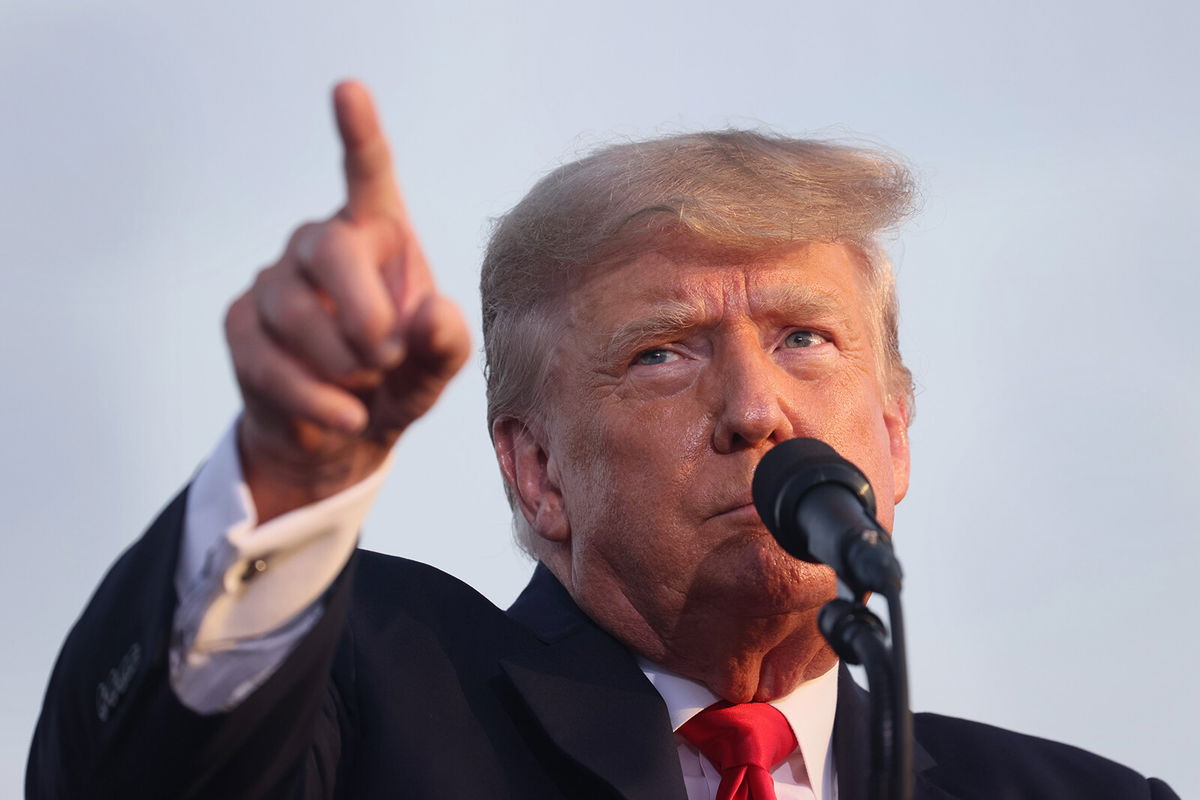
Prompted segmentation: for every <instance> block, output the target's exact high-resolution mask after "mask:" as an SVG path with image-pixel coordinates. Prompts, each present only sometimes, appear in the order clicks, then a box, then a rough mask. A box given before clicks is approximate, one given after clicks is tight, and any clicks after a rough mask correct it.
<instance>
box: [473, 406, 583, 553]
mask: <svg viewBox="0 0 1200 800" xmlns="http://www.w3.org/2000/svg"><path fill="white" fill-rule="evenodd" d="M492 444H493V446H494V447H495V449H496V460H497V461H498V462H500V472H501V473H503V475H504V481H505V483H506V484H507V485H508V490H509V492H510V493H511V495H512V498H513V501H514V502H515V503H516V507H517V508H518V509H520V512H521V514H522V515H523V516H524V517H525V520H526V522H528V523H529V526H530V528H532V529H533V531H534V533H536V534H537V535H538V536H540V537H542V538H543V539H546V540H547V541H550V542H557V543H562V542H566V541H567V540H568V539H570V538H571V526H570V524H569V523H568V522H567V515H566V511H565V509H564V508H563V501H562V491H561V490H560V489H559V483H558V470H557V467H556V465H555V463H554V460H553V458H551V456H550V455H549V453H548V452H547V450H546V448H545V447H544V446H543V445H542V443H541V440H540V438H539V437H538V436H537V434H536V433H535V432H534V431H533V430H531V429H530V427H529V425H527V424H526V423H525V422H524V421H522V420H519V419H516V418H515V417H501V418H498V419H496V420H495V421H494V422H493V423H492Z"/></svg>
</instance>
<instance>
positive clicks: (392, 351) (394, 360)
mask: <svg viewBox="0 0 1200 800" xmlns="http://www.w3.org/2000/svg"><path fill="white" fill-rule="evenodd" d="M402 358H404V344H403V342H399V341H397V340H395V339H389V340H388V341H386V342H384V343H383V344H381V345H380V346H379V360H380V362H381V363H382V364H383V365H384V366H386V367H391V366H394V365H395V364H398V363H400V359H402Z"/></svg>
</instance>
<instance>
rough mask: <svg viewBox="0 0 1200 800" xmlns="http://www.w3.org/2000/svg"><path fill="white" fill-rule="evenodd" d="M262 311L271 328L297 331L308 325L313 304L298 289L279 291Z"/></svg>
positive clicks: (291, 331)
mask: <svg viewBox="0 0 1200 800" xmlns="http://www.w3.org/2000/svg"><path fill="white" fill-rule="evenodd" d="M264 311H265V312H266V313H265V314H264V316H265V318H266V320H267V323H268V324H269V325H270V326H271V329H272V330H275V331H278V332H285V333H297V332H301V331H303V330H305V329H306V328H308V327H309V326H310V324H311V321H312V312H313V305H312V303H311V302H309V299H308V298H307V297H306V296H305V295H303V294H302V293H300V292H298V291H289V292H280V293H279V294H278V295H277V296H276V297H275V301H274V302H273V303H270V304H269V305H268V306H267V307H266V308H264Z"/></svg>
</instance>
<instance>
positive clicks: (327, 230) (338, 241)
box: [304, 222, 358, 271]
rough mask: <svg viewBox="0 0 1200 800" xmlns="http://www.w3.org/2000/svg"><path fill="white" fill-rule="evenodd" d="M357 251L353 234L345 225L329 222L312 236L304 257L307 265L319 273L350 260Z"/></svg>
mask: <svg viewBox="0 0 1200 800" xmlns="http://www.w3.org/2000/svg"><path fill="white" fill-rule="evenodd" d="M357 251H358V247H357V239H356V238H355V236H354V234H353V233H351V232H350V231H349V230H347V228H346V226H345V225H341V224H338V223H336V222H330V223H327V224H326V225H323V226H322V227H321V229H320V231H317V232H315V233H314V234H313V236H312V238H311V239H310V240H309V242H308V243H307V245H306V249H305V254H304V255H305V261H306V262H307V264H308V265H309V266H310V267H312V268H313V269H315V270H318V271H319V270H324V269H327V268H329V267H332V266H337V265H340V264H343V263H345V262H347V261H350V260H352V259H353V258H354V257H355V256H356V255H357Z"/></svg>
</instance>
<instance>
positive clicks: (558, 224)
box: [480, 130, 915, 499]
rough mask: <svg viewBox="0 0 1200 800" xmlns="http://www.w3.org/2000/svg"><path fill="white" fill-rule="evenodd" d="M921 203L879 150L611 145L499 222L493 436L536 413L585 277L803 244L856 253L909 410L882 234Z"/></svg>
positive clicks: (880, 340) (793, 142)
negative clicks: (502, 425) (684, 252)
mask: <svg viewBox="0 0 1200 800" xmlns="http://www.w3.org/2000/svg"><path fill="white" fill-rule="evenodd" d="M914 197H915V189H914V184H913V180H912V177H911V175H910V173H909V171H908V169H907V168H906V167H905V166H904V164H903V163H902V162H901V161H900V160H899V159H898V158H897V157H895V156H893V155H890V154H888V153H886V152H884V151H882V150H879V149H874V148H861V147H853V146H848V145H845V144H838V143H835V142H828V141H816V140H808V139H789V138H785V137H782V136H776V135H771V134H763V133H757V132H753V131H740V130H731V131H718V132H709V133H691V134H683V135H678V136H669V137H665V138H661V139H654V140H650V141H644V142H633V143H625V144H617V145H612V146H608V147H604V148H602V149H599V150H597V151H595V152H593V153H592V154H591V155H589V156H587V157H585V158H583V159H580V160H578V161H575V162H572V163H569V164H566V165H564V166H561V167H559V168H558V169H556V170H554V171H553V172H551V173H550V174H549V175H547V176H546V177H544V178H543V179H542V180H541V181H539V182H538V183H537V184H536V185H535V186H534V187H533V189H531V190H530V192H529V194H527V195H526V196H525V198H524V199H523V200H521V202H519V203H518V204H517V205H516V206H515V207H513V208H512V210H510V211H509V212H508V213H507V214H505V215H503V216H502V217H500V218H499V219H498V220H497V221H496V224H495V228H494V230H493V233H492V236H491V240H490V242H489V243H488V247H487V251H486V253H485V255H484V260H483V268H482V277H481V280H480V293H481V295H482V300H483V341H484V351H485V357H486V365H485V372H486V377H487V402H488V412H487V413H488V417H487V421H488V428H489V430H491V429H492V423H493V422H494V421H495V420H496V419H497V418H501V417H516V418H519V419H524V420H529V419H530V418H531V416H532V415H535V414H536V411H537V409H538V407H539V403H540V402H541V398H542V393H543V391H544V388H545V383H546V378H547V374H548V370H549V366H550V363H549V362H550V357H549V353H550V349H549V345H550V342H551V340H552V339H551V337H552V336H553V335H554V333H555V332H556V331H557V330H558V329H559V326H560V325H561V317H562V313H563V308H564V306H565V305H566V304H565V303H563V302H562V300H563V298H564V297H565V296H566V295H567V294H569V292H570V290H571V288H572V287H573V286H574V285H576V284H577V283H578V282H579V281H580V280H582V278H583V274H584V272H585V271H586V270H587V269H593V268H598V267H603V266H604V265H611V264H614V263H623V262H627V261H630V260H632V259H635V258H637V257H639V256H641V255H644V254H646V253H649V252H653V251H655V250H659V249H663V248H668V247H677V246H679V245H680V243H683V244H684V245H686V246H690V247H696V248H701V249H704V250H706V251H713V252H725V253H740V254H755V253H765V252H768V251H771V250H775V249H778V248H783V247H788V246H794V245H796V244H799V243H803V242H840V243H846V244H849V245H852V246H854V247H856V248H857V249H858V250H859V251H860V252H861V253H862V255H863V259H862V262H863V265H864V269H865V271H866V277H867V279H868V284H869V285H870V287H871V289H872V294H873V304H874V305H875V308H874V309H873V311H874V312H875V313H874V316H875V318H876V319H877V320H878V324H877V330H876V332H875V335H876V337H877V344H878V347H877V348H876V351H877V352H878V353H880V354H881V365H880V370H881V379H882V381H883V385H884V387H885V390H886V391H887V392H888V393H889V394H890V395H891V396H893V397H895V398H897V399H899V400H900V401H901V402H903V403H904V405H905V408H906V410H907V411H908V413H909V414H911V409H912V375H911V373H910V372H909V370H908V368H907V367H905V366H904V363H903V361H902V360H901V357H900V346H899V335H898V324H899V315H898V311H897V304H896V295H895V289H894V280H893V277H892V270H891V264H890V262H889V261H888V258H887V255H886V253H885V251H884V249H883V247H882V245H881V242H880V236H881V234H883V233H884V232H887V231H889V230H892V229H894V227H895V226H896V225H897V224H898V223H900V222H901V221H902V220H903V219H904V218H905V217H906V216H907V215H908V214H909V212H910V211H911V209H912V206H913V201H914ZM510 499H511V497H510Z"/></svg>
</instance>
